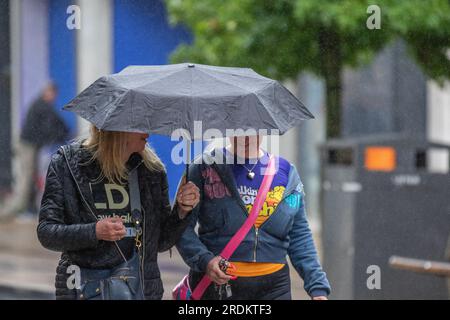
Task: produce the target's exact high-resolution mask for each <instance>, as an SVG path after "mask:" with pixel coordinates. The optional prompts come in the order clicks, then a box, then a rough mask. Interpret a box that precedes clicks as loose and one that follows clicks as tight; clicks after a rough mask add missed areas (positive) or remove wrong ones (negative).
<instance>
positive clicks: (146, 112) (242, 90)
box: [63, 63, 314, 137]
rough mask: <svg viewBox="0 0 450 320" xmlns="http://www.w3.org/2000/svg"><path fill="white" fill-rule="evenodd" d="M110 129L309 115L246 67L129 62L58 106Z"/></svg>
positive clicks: (281, 124)
mask: <svg viewBox="0 0 450 320" xmlns="http://www.w3.org/2000/svg"><path fill="white" fill-rule="evenodd" d="M63 109H64V110H70V111H73V112H75V113H76V114H78V115H79V116H81V117H82V118H84V119H86V120H88V121H90V122H91V123H93V124H94V125H95V126H96V127H97V128H99V129H103V130H111V131H128V132H145V133H154V134H162V135H171V134H172V133H173V132H174V131H175V130H176V129H185V130H186V132H187V133H188V136H189V137H194V121H202V129H203V130H207V129H213V128H214V129H218V130H220V132H221V133H223V135H224V136H225V135H226V134H227V133H229V132H226V130H227V129H243V130H247V129H255V130H261V129H266V130H270V129H277V130H279V134H283V133H285V132H286V131H287V130H289V129H290V128H292V127H293V126H296V125H298V124H299V123H300V121H301V120H307V119H312V118H314V117H313V115H312V114H311V113H310V112H309V111H308V109H306V107H305V106H304V105H303V104H302V103H301V102H300V101H299V100H298V99H297V98H296V97H294V96H293V95H292V94H291V93H290V92H289V91H288V90H287V89H286V88H285V87H283V86H282V85H281V84H280V83H279V82H278V81H275V80H272V79H269V78H266V77H263V76H261V75H259V74H258V73H256V72H255V71H253V70H252V69H248V68H228V67H216V66H208V65H201V64H192V63H181V64H173V65H162V66H130V67H127V68H125V69H124V70H122V71H121V72H119V73H116V74H113V75H109V76H104V77H101V78H99V79H98V80H97V81H95V82H94V83H93V84H91V85H90V86H89V87H88V88H86V89H85V90H84V91H83V92H81V93H80V94H79V95H78V96H77V97H75V98H74V99H73V100H72V101H70V102H69V103H68V104H67V105H66V106H64V108H63Z"/></svg>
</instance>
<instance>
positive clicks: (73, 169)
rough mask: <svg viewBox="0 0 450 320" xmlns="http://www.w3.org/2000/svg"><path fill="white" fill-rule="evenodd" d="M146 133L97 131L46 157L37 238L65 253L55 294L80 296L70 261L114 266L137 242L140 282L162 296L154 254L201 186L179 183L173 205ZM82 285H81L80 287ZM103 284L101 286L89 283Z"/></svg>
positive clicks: (174, 236) (178, 226) (171, 239)
mask: <svg viewBox="0 0 450 320" xmlns="http://www.w3.org/2000/svg"><path fill="white" fill-rule="evenodd" d="M147 138H148V134H143V133H132V132H114V131H103V130H98V129H97V128H96V127H94V126H92V128H91V134H90V137H89V138H88V139H86V140H82V141H78V142H75V143H72V144H70V145H67V146H63V147H62V148H60V150H59V151H58V152H56V153H55V154H54V155H53V156H52V159H51V163H50V165H49V168H48V173H47V179H46V186H45V191H44V195H43V198H42V203H41V208H40V212H39V225H38V228H37V234H38V238H39V241H40V242H41V244H42V245H43V246H44V247H45V248H47V249H50V250H54V251H60V252H62V255H61V259H60V261H59V264H58V267H57V275H56V281H55V287H56V298H57V299H77V298H78V299H79V298H83V297H82V295H81V297H80V294H79V291H77V286H76V285H74V284H76V281H71V279H69V276H70V275H71V273H72V272H74V271H73V270H76V268H75V269H73V267H71V268H70V269H69V270H67V268H68V267H69V266H71V265H72V266H77V267H79V268H80V269H81V270H88V271H90V270H112V269H114V268H115V267H117V266H119V265H121V264H122V263H123V262H124V258H125V259H127V260H130V259H132V258H133V255H134V253H135V248H136V244H137V243H138V241H139V242H140V243H141V248H142V254H141V255H140V257H141V261H140V264H141V268H142V269H141V270H142V277H143V279H142V281H141V284H142V287H143V288H142V289H143V295H144V296H145V298H146V299H161V298H162V294H163V286H162V281H161V277H160V272H159V268H158V265H157V253H158V252H160V251H165V250H168V249H169V248H171V247H172V246H173V245H174V244H175V243H176V241H177V240H178V239H179V237H180V236H181V234H182V233H183V231H184V229H185V227H186V221H187V219H184V218H185V217H186V216H187V215H188V214H189V212H190V211H191V210H192V208H194V207H195V206H196V205H197V203H198V201H199V190H198V188H197V187H196V186H195V185H194V184H193V183H191V182H188V183H184V182H183V183H182V184H181V186H180V188H179V190H178V193H177V200H176V205H175V206H174V209H173V210H171V207H170V203H169V197H168V184H167V176H166V172H165V169H164V166H163V164H162V163H161V161H160V160H159V158H158V157H157V156H156V154H155V153H154V152H153V151H152V150H151V149H150V148H149V146H148V145H147V143H146V139H147ZM134 169H136V170H137V174H138V182H139V194H140V201H141V213H142V223H141V226H142V228H140V229H139V230H143V233H142V234H141V236H140V237H139V236H138V237H137V236H136V235H137V234H139V232H136V230H137V228H138V227H139V226H138V225H137V224H136V219H134V217H133V215H132V213H131V212H130V211H131V208H130V188H129V184H128V173H129V172H131V171H132V170H134ZM78 289H79V286H78ZM95 291H100V290H99V289H98V288H96V289H95V290H94V294H95Z"/></svg>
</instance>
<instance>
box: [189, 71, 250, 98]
mask: <svg viewBox="0 0 450 320" xmlns="http://www.w3.org/2000/svg"><path fill="white" fill-rule="evenodd" d="M198 70H199V71H200V72H201V73H203V74H206V75H207V76H209V77H211V78H214V79H216V80H217V81H219V82H222V83H226V84H228V85H230V86H232V87H235V88H238V89H241V90H243V91H246V92H247V93H253V91H251V90H248V89H246V88H242V87H239V86H237V85H235V84H234V83H230V82H228V81H225V80H223V79H220V78H218V77H216V76H214V75H212V74H209V73H207V72H204V71H202V70H201V69H200V68H199V69H198Z"/></svg>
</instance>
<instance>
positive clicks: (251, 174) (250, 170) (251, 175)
mask: <svg viewBox="0 0 450 320" xmlns="http://www.w3.org/2000/svg"><path fill="white" fill-rule="evenodd" d="M258 162H259V158H258V161H256V163H255V164H254V165H253V167H252V168H251V169H249V168H247V167H246V166H245V165H244V164H242V166H243V167H244V168H245V170H247V171H248V172H247V178H248V179H250V180H253V178H254V177H255V173H254V172H253V169H255V167H256V165H257V164H258Z"/></svg>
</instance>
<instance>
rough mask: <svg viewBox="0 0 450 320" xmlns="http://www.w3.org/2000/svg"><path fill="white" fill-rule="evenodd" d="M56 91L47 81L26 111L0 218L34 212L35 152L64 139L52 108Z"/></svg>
mask: <svg viewBox="0 0 450 320" xmlns="http://www.w3.org/2000/svg"><path fill="white" fill-rule="evenodd" d="M57 94H58V88H57V86H56V85H55V84H54V83H53V82H50V83H48V84H47V85H46V86H45V88H44V89H43V91H42V94H41V95H40V96H39V97H38V98H37V99H36V100H35V101H34V102H33V103H32V105H31V106H30V108H29V110H28V113H27V115H26V118H25V121H24V124H23V126H22V130H21V133H20V140H19V143H18V144H17V145H16V146H15V161H18V162H19V163H18V171H17V172H16V175H15V183H14V185H13V192H12V194H11V195H10V196H9V197H7V198H6V199H5V200H4V203H3V204H2V206H1V207H2V209H0V219H8V218H11V217H14V216H16V215H17V214H20V213H22V212H29V213H32V214H35V213H36V201H35V197H36V191H35V178H36V177H37V174H36V170H37V167H38V165H37V164H38V163H37V162H38V157H37V156H38V154H39V151H40V150H41V149H42V148H43V147H45V146H51V145H54V144H57V143H62V142H64V141H65V140H67V139H68V135H69V129H68V128H67V126H66V124H65V123H64V121H63V120H62V119H61V118H60V116H59V115H58V114H57V112H56V110H55V100H56V97H57Z"/></svg>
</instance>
